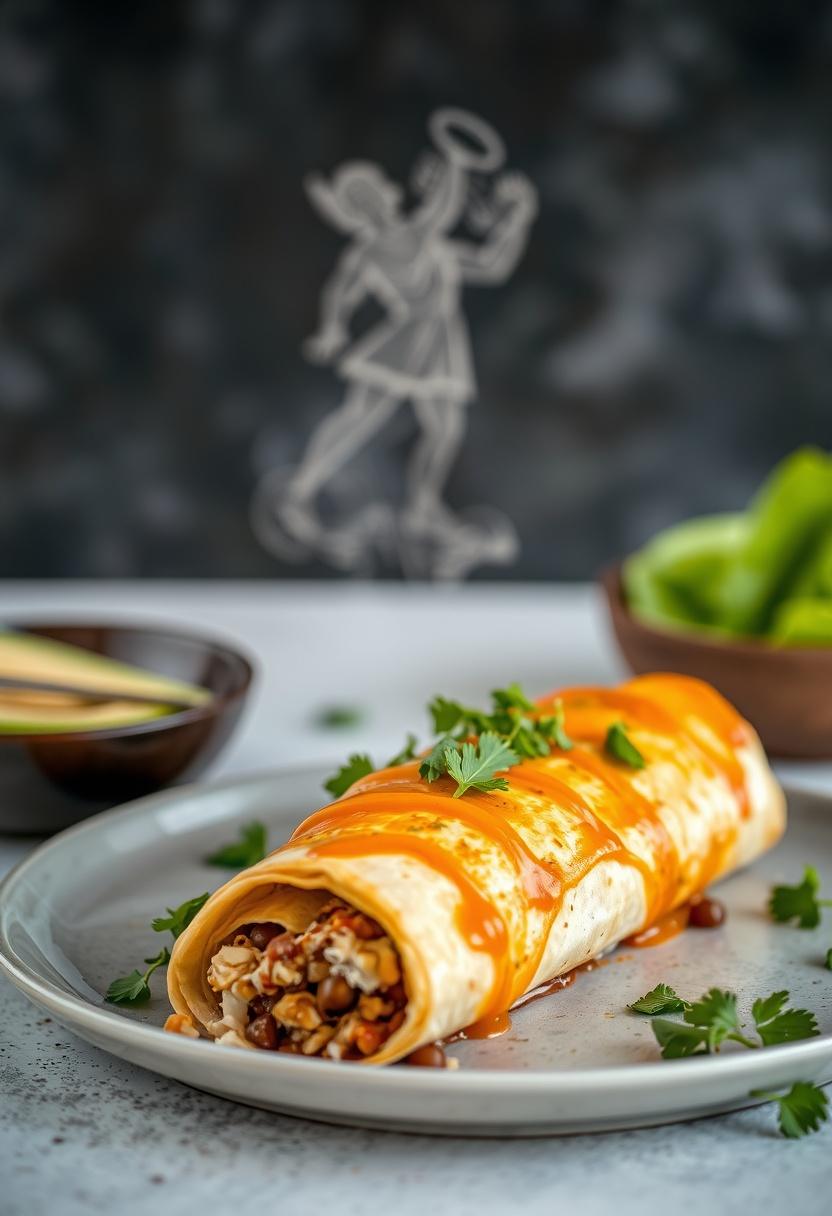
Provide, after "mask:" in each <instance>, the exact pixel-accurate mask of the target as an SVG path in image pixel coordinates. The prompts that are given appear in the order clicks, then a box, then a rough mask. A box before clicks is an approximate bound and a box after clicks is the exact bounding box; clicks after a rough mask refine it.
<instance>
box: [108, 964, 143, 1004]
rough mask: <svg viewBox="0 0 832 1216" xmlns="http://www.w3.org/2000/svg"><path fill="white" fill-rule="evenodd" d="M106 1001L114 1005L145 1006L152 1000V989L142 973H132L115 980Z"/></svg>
mask: <svg viewBox="0 0 832 1216" xmlns="http://www.w3.org/2000/svg"><path fill="white" fill-rule="evenodd" d="M104 999H105V1000H107V1001H109V1002H110V1003H111V1004H112V1005H143V1004H144V1003H145V1001H149V1000H150V988H149V987H148V983H147V980H146V979H145V977H144V976H143V975H142V973H141V972H140V971H131V972H130V974H129V975H122V976H121V977H120V978H119V979H117V980H113V982H112V984H110V987H109V988H108V989H107V995H106V997H105V998H104Z"/></svg>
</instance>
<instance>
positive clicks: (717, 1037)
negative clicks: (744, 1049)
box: [684, 988, 756, 1051]
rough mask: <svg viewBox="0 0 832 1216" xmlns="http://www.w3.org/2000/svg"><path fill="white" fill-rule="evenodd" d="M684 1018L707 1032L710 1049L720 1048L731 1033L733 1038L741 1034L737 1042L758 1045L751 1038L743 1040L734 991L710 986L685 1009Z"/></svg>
mask: <svg viewBox="0 0 832 1216" xmlns="http://www.w3.org/2000/svg"><path fill="white" fill-rule="evenodd" d="M684 1018H685V1021H686V1022H689V1023H690V1025H691V1026H697V1027H699V1028H701V1029H704V1030H705V1031H706V1032H707V1036H708V1050H709V1051H716V1050H718V1048H719V1045H720V1043H721V1042H722V1041H723V1040H724V1039H726V1038H728V1036H729V1035H730V1036H731V1037H732V1038H736V1036H740V1037H739V1038H737V1042H742V1041H745V1043H746V1045H747V1046H752V1047H753V1046H756V1044H753V1043H750V1041H749V1040H743V1039H742V1036H741V1035H740V1021H739V1016H738V1014H737V998H736V996H735V995H734V993H733V992H723V990H722V989H721V988H710V989H709V990H708V991H707V992H706V993H705V995H704V996H701V997H700V998H699V1000H698V1001H694V1002H693V1004H692V1005H690V1006H689V1007H688V1008H687V1009H686V1010H685V1013H684Z"/></svg>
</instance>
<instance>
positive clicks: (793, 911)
mask: <svg viewBox="0 0 832 1216" xmlns="http://www.w3.org/2000/svg"><path fill="white" fill-rule="evenodd" d="M819 889H820V878H819V876H818V872H817V870H816V869H815V867H814V866H807V867H806V869H805V870H804V872H803V879H802V880H801V882H799V883H797V885H796V886H794V887H789V886H779V887H774V888H773V890H772V892H771V898H770V899H769V903H768V910H769V912H770V913H771V916H772V919H773V920H776V921H780V922H781V923H783V924H786V923H788V922H789V921H795V920H796V921H797V923H798V926H799V927H800V928H801V929H816V928H817V926H818V925H819V924H820V914H821V913H820V910H821V908H823V907H829V906H830V905H832V900H829V899H818V897H817V895H818V891H819Z"/></svg>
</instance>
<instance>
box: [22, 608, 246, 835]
mask: <svg viewBox="0 0 832 1216" xmlns="http://www.w3.org/2000/svg"><path fill="white" fill-rule="evenodd" d="M13 627H14V628H16V629H22V630H25V631H26V632H27V633H36V634H40V635H42V636H43V637H48V638H54V639H55V640H56V641H59V642H69V643H71V644H72V645H74V646H83V647H84V648H85V649H86V650H93V651H95V652H96V653H97V654H103V655H107V657H108V658H112V659H118V660H119V661H121V662H123V663H133V664H135V665H136V666H137V667H146V668H147V669H148V670H150V671H155V672H158V673H159V674H160V675H166V676H173V677H174V678H176V679H179V680H187V681H188V682H189V683H192V684H199V685H201V686H202V687H203V688H207V689H209V690H210V691H211V692H213V693H214V696H213V698H212V700H211V701H209V702H208V703H207V704H206V705H200V706H198V707H196V708H194V709H186V710H182V711H181V712H178V713H172V714H168V715H166V716H165V717H163V718H155V719H153V720H152V721H150V722H142V723H140V724H137V725H134V726H120V727H116V728H115V729H113V730H97V731H73V732H70V733H62V734H20V735H3V734H0V831H2V832H16V833H29V832H37V833H42V832H57V831H59V830H60V829H61V828H65V827H67V826H68V825H69V824H72V823H75V822H76V821H77V820H79V819H84V818H86V817H87V816H88V815H93V814H95V812H96V811H100V810H103V809H104V808H105V807H108V806H113V805H114V804H115V803H117V802H125V801H127V800H128V799H131V798H139V797H141V796H142V795H143V794H151V793H153V792H154V791H155V790H159V789H162V788H163V787H164V786H167V785H178V784H180V783H181V782H184V781H190V780H192V779H193V778H194V777H197V776H198V775H199V774H200V773H201V772H203V770H204V769H205V768H206V767H207V766H208V765H209V764H210V762H211V761H212V760H213V759H214V757H215V756H216V755H217V754H218V753H219V751H220V749H221V748H222V747H223V746H224V744H225V743H226V742H227V741H228V739H229V737H230V736H231V733H232V731H233V730H234V727H235V726H236V725H237V721H238V719H239V717H240V713H241V711H242V708H243V704H244V702H245V698H246V694H247V692H248V689H249V687H250V685H251V681H252V676H253V671H252V666H251V664H250V662H249V661H248V659H246V658H244V656H243V655H242V654H239V653H238V652H237V651H236V650H232V649H230V648H229V647H228V646H226V645H225V644H224V643H222V642H215V641H212V640H210V639H208V638H202V637H200V636H199V635H198V634H191V633H178V632H176V631H174V630H169V629H164V628H157V627H155V626H143V625H138V626H133V625H98V624H93V625H87V624H82V623H78V624H76V623H73V624H67V625H53V624H46V623H41V622H37V623H35V624H32V623H28V622H16V623H15V624H14V626H13Z"/></svg>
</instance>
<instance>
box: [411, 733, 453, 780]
mask: <svg viewBox="0 0 832 1216" xmlns="http://www.w3.org/2000/svg"><path fill="white" fill-rule="evenodd" d="M456 749H457V743H456V741H455V740H454V739H452V738H451V736H450V735H443V737H442V738H441V739H437V741H436V743H434V745H433V747H432V748H431V750H430V752H429V753H428V755H427V756H425V758H424V760H423V761H422V763H421V764H420V765H419V775H420V777H424V779H425V781H436V779H437V778H438V777H441V776H442V774H443V773H446V772H447V771H448V764H447V760H446V752H448V751H456Z"/></svg>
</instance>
